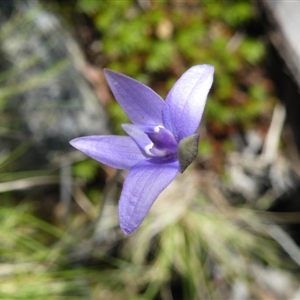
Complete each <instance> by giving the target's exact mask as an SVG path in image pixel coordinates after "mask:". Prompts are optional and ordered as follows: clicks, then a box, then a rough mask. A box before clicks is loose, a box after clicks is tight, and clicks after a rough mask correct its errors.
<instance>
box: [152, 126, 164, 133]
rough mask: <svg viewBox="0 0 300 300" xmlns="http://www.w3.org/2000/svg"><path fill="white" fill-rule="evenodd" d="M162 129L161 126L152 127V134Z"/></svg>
mask: <svg viewBox="0 0 300 300" xmlns="http://www.w3.org/2000/svg"><path fill="white" fill-rule="evenodd" d="M163 128H164V127H163V126H161V125H158V126H155V127H154V132H159V130H160V129H163Z"/></svg>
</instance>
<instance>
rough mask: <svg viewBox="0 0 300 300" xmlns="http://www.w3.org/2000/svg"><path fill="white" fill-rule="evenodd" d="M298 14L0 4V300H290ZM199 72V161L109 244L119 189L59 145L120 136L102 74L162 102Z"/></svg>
mask: <svg viewBox="0 0 300 300" xmlns="http://www.w3.org/2000/svg"><path fill="white" fill-rule="evenodd" d="M299 13H300V5H299V4H298V3H296V2H286V1H278V2H277V1H260V2H254V1H246V0H240V1H238V0H237V1H200V0H198V1H197V0H191V1H189V0H187V1H177V0H165V1H153V0H152V1H151V0H135V1H134V0H123V1H117V0H115V1H105V0H100V1H93V0H74V1H72V2H70V1H62V0H61V1H59V0H57V1H54V0H53V1H46V0H44V1H42V0H40V1H38V0H36V1H35V0H23V1H17V0H6V1H0V298H1V299H112V300H115V299H116V300H118V299H157V300H159V299H162V300H172V299H174V300H175V299H178V300H180V299H186V300H190V299H233V300H234V299H236V300H242V299H279V300H280V299H300V284H299V277H300V249H299V244H300V232H299V229H300V226H299V225H300V198H299V195H300V188H299V182H300V180H299V176H300V163H299V150H300V117H299V116H300V104H299V103H300V102H299V100H300V95H299V86H300V79H299V78H300V44H299V41H296V40H295V37H296V36H297V34H298V31H297V30H298V29H299V26H300V24H299V22H300V21H299V20H298V19H299V18H298V17H297V16H298V15H299ZM298 35H299V34H298ZM202 63H207V64H212V65H213V66H214V67H215V79H214V84H213V87H212V90H211V92H210V93H209V97H208V100H207V105H206V110H205V113H204V117H203V120H202V122H201V126H200V128H199V133H200V137H201V138H200V143H199V157H198V158H197V160H196V162H195V163H193V164H192V166H190V167H189V168H188V169H187V170H186V171H185V173H184V174H182V175H179V176H178V177H177V179H176V180H175V181H174V182H173V183H172V184H171V185H170V186H169V187H168V188H167V189H166V190H165V191H164V192H163V193H162V194H161V195H160V197H159V199H158V200H157V201H156V203H155V205H154V206H153V207H152V209H151V212H150V213H149V215H148V216H147V217H146V219H145V220H144V222H143V224H142V225H141V227H140V228H139V229H138V230H137V231H136V232H135V233H134V234H132V235H131V236H125V235H124V234H123V233H122V232H121V230H120V229H119V224H118V213H117V206H118V197H119V194H120V191H121V188H122V183H123V180H124V177H125V175H126V174H125V173H123V172H118V171H117V170H114V169H112V168H109V167H107V166H105V165H101V164H100V163H98V162H95V161H93V160H91V159H89V158H87V157H86V156H84V155H83V154H81V153H79V151H76V150H74V149H73V148H72V147H71V146H70V145H69V140H71V139H72V138H75V137H79V136H84V135H92V134H93V135H94V134H124V132H123V131H122V129H121V127H120V124H122V123H125V122H128V119H127V117H126V115H125V114H124V112H123V111H122V109H121V108H120V107H119V105H118V103H117V102H116V101H115V99H114V98H113V95H112V94H111V92H110V90H109V88H108V86H107V84H106V81H105V78H104V76H103V72H102V70H103V68H110V69H112V70H115V71H118V72H121V73H124V74H127V75H129V76H131V77H133V78H135V79H137V80H139V81H141V82H143V83H145V84H147V85H148V86H150V87H151V88H152V89H154V90H155V91H156V92H157V93H158V94H160V95H161V96H162V97H163V98H165V96H166V95H167V93H168V91H169V90H170V88H171V87H172V85H173V84H174V82H175V81H176V80H177V79H178V78H179V77H180V76H181V74H182V73H184V72H185V71H186V70H187V69H188V68H189V67H191V66H193V65H196V64H202ZM298 75H299V76H298Z"/></svg>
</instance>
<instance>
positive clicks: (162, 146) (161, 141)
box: [144, 126, 177, 157]
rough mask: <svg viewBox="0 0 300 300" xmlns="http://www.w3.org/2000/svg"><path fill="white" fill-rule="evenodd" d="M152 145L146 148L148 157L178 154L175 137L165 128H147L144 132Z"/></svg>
mask: <svg viewBox="0 0 300 300" xmlns="http://www.w3.org/2000/svg"><path fill="white" fill-rule="evenodd" d="M144 132H145V133H146V134H147V135H148V137H149V139H150V140H151V142H152V143H150V144H149V145H147V146H146V147H145V151H146V153H147V154H148V155H151V156H153V155H154V156H157V157H169V156H174V155H176V153H177V141H176V139H175V137H174V135H173V134H172V133H171V132H170V131H169V130H167V129H166V128H164V127H163V126H156V127H152V128H147V129H146V130H145V131H144Z"/></svg>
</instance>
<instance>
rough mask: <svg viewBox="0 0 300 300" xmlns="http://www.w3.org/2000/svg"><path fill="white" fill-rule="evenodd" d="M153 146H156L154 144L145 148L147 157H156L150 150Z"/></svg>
mask: <svg viewBox="0 0 300 300" xmlns="http://www.w3.org/2000/svg"><path fill="white" fill-rule="evenodd" d="M153 146H154V144H153V143H150V144H149V145H147V146H146V147H145V148H144V150H145V152H146V154H147V155H149V156H155V155H153V154H152V153H151V152H150V149H152V147H153Z"/></svg>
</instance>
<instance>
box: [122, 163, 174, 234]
mask: <svg viewBox="0 0 300 300" xmlns="http://www.w3.org/2000/svg"><path fill="white" fill-rule="evenodd" d="M178 171H179V165H178V161H176V160H169V161H167V162H164V163H161V160H160V161H159V160H155V159H150V160H145V161H141V162H138V163H137V164H136V165H134V166H133V167H132V168H131V169H130V171H129V173H128V175H127V178H126V180H125V182H124V186H123V191H122V194H121V199H120V202H119V218H120V226H121V228H122V230H123V231H124V232H125V233H126V234H130V233H132V232H134V231H135V230H136V229H137V227H138V226H139V225H140V224H141V223H142V221H143V220H144V218H145V217H146V215H147V213H148V211H149V210H150V208H151V206H152V204H153V203H154V201H155V200H156V198H157V197H158V195H159V194H160V193H161V192H162V191H163V190H164V189H165V188H166V187H167V186H168V185H169V184H170V183H171V182H172V180H173V179H174V178H175V176H176V174H177V173H178Z"/></svg>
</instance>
